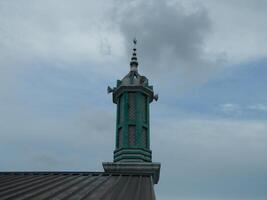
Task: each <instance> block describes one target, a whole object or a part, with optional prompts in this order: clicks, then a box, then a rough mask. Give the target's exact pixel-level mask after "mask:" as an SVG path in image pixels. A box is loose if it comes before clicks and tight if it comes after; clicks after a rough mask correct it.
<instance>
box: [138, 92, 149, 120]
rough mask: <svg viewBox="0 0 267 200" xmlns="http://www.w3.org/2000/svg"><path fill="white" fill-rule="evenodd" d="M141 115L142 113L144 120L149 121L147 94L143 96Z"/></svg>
mask: <svg viewBox="0 0 267 200" xmlns="http://www.w3.org/2000/svg"><path fill="white" fill-rule="evenodd" d="M140 106H141V115H142V121H143V122H145V123H146V122H147V106H146V96H144V95H142V96H141V103H140Z"/></svg>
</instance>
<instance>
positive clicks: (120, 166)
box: [102, 162, 160, 184]
mask: <svg viewBox="0 0 267 200" xmlns="http://www.w3.org/2000/svg"><path fill="white" fill-rule="evenodd" d="M102 165H103V168H104V170H105V172H107V173H114V174H118V173H119V174H132V175H137V174H138V175H140V174H142V175H150V176H152V178H153V182H154V184H157V183H158V181H159V176H160V163H120V162H116V163H114V162H103V163H102Z"/></svg>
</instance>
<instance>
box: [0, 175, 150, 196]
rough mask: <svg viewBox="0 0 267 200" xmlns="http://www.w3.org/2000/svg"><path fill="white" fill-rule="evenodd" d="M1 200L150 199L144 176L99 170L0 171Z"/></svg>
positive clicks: (148, 186) (148, 187)
mask: <svg viewBox="0 0 267 200" xmlns="http://www.w3.org/2000/svg"><path fill="white" fill-rule="evenodd" d="M0 199H1V200H8V199H12V200H26V199H27V200H28V199H29V200H30V199H32V200H36V199H37V200H45V199H46V200H48V199H49V200H63V199H64V200H67V199H71V200H72V199H73V200H87V199H93V200H98V199H99V200H100V199H101V200H137V199H138V200H143V199H144V200H151V199H152V200H153V199H155V194H154V188H153V181H152V178H151V176H148V175H127V174H123V175H122V174H109V173H102V172H0Z"/></svg>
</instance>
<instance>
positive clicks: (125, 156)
mask: <svg viewBox="0 0 267 200" xmlns="http://www.w3.org/2000/svg"><path fill="white" fill-rule="evenodd" d="M133 50H134V52H133V57H132V60H131V63H130V66H131V68H130V72H129V73H128V74H127V75H126V76H125V77H124V78H123V79H122V80H118V81H117V86H116V87H115V88H113V89H111V88H109V92H113V102H114V103H115V104H117V120H116V147H115V150H114V162H151V161H152V152H151V150H150V133H149V104H150V103H151V102H152V101H153V99H156V100H157V96H154V92H153V86H150V85H149V83H148V79H147V78H146V77H145V76H141V75H140V74H139V73H138V62H137V57H136V49H135V48H134V49H133Z"/></svg>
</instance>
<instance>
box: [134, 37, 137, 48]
mask: <svg viewBox="0 0 267 200" xmlns="http://www.w3.org/2000/svg"><path fill="white" fill-rule="evenodd" d="M133 43H134V46H135V45H136V44H137V40H136V38H134V39H133Z"/></svg>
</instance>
